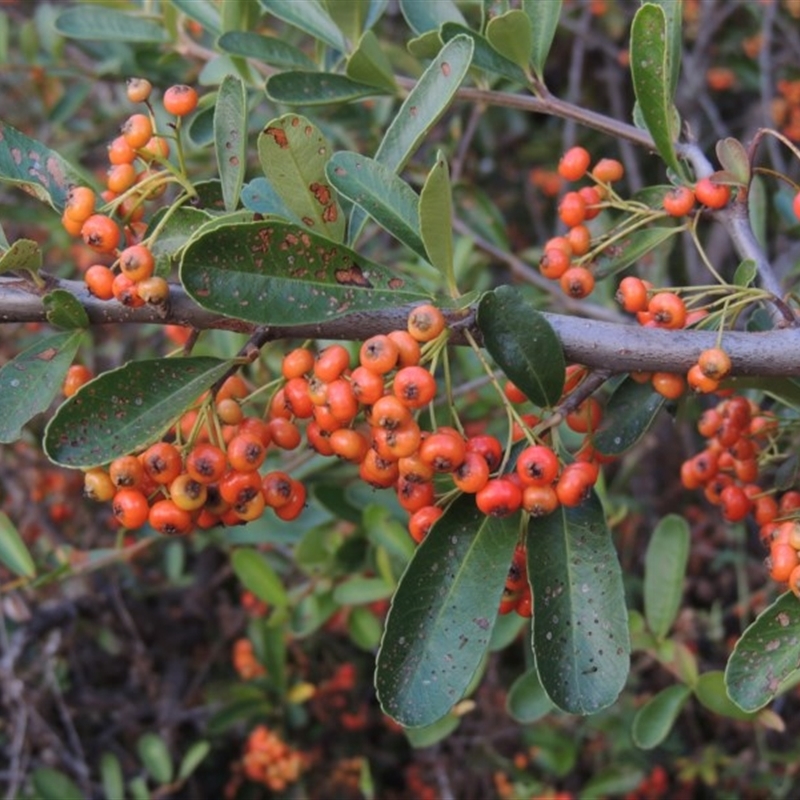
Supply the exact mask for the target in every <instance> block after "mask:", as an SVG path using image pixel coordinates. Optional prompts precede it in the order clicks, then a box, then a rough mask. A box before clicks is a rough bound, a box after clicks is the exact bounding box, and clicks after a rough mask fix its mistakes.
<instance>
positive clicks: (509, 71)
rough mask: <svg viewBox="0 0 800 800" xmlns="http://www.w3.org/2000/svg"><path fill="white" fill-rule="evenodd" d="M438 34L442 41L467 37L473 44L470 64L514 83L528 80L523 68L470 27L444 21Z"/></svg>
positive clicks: (523, 82)
mask: <svg viewBox="0 0 800 800" xmlns="http://www.w3.org/2000/svg"><path fill="white" fill-rule="evenodd" d="M440 36H441V39H442V41H444V42H449V41H452V40H453V39H454V38H455V37H456V36H466V37H469V39H470V40H471V41H472V43H473V45H474V46H475V51H474V53H473V55H472V66H474V67H478V68H479V69H483V70H486V71H487V72H492V73H494V74H495V75H502V76H503V77H504V78H508V80H510V81H514V83H522V84H525V83H527V82H528V76H527V74H526V73H525V71H524V70H522V69H520V67H519V66H517V64H515V63H514V62H513V61H510V60H509V59H508V58H506V57H505V56H504V55H502V54H501V53H499V52H498V51H497V49H496V48H495V47H493V46H492V44H491V42H489V40H488V39H487V38H486V37H485V36H481V35H480V34H479V33H478V32H477V31H474V30H472V28H468V27H466V25H459V24H457V23H455V22H446V23H445V24H444V25H442V30H441V34H440Z"/></svg>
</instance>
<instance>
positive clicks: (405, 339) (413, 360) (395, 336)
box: [386, 331, 421, 367]
mask: <svg viewBox="0 0 800 800" xmlns="http://www.w3.org/2000/svg"><path fill="white" fill-rule="evenodd" d="M386 335H387V336H388V337H389V338H390V339H391V340H392V341H393V342H394V343H395V345H397V362H398V366H400V367H413V366H415V365H416V364H418V363H419V359H420V355H421V353H420V346H419V342H418V341H417V340H416V339H415V338H414V337H413V336H412V335H411V334H410V333H409V332H408V331H390V332H389V333H387V334H386Z"/></svg>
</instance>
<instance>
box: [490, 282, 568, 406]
mask: <svg viewBox="0 0 800 800" xmlns="http://www.w3.org/2000/svg"><path fill="white" fill-rule="evenodd" d="M478 327H479V328H480V330H481V333H482V334H483V343H484V346H485V347H486V349H487V350H488V351H489V353H490V355H491V356H492V358H493V359H494V360H495V361H496V362H497V364H498V365H499V366H500V368H501V369H502V370H503V372H505V374H506V376H507V377H508V379H509V380H510V381H512V382H513V383H515V384H516V385H517V386H518V387H519V388H520V389H521V390H522V391H523V392H524V393H525V394H526V395H527V397H528V398H529V399H530V400H531V401H532V402H533V403H535V404H536V405H538V406H543V407H545V406H552V405H555V404H556V403H557V402H558V400H559V398H560V397H561V392H562V390H563V388H564V370H565V363H564V354H563V352H562V350H561V343H560V342H559V339H558V337H557V336H556V334H555V333H554V331H553V329H552V327H551V326H550V323H549V322H548V321H547V320H546V319H545V318H544V316H542V314H540V313H539V312H538V311H536V309H534V308H533V306H531V305H530V304H529V303H526V302H525V300H523V298H522V296H521V295H520V294H519V292H518V291H517V290H516V289H514V288H512V287H511V286H500V287H498V288H497V289H495V290H493V291H491V292H486V294H484V295H483V297H481V300H480V303H479V304H478Z"/></svg>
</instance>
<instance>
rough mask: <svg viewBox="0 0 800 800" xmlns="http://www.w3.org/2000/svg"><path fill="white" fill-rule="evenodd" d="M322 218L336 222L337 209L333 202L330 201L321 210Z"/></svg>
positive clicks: (337, 216) (337, 217)
mask: <svg viewBox="0 0 800 800" xmlns="http://www.w3.org/2000/svg"><path fill="white" fill-rule="evenodd" d="M322 219H323V220H324V221H325V222H330V223H333V222H336V220H337V219H339V209H338V208H336V205H335V204H334V203H331V204H330V205H329V206H328V207H327V208H326V209H325V210H324V211H323V212H322Z"/></svg>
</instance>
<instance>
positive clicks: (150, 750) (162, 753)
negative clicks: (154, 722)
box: [136, 733, 173, 783]
mask: <svg viewBox="0 0 800 800" xmlns="http://www.w3.org/2000/svg"><path fill="white" fill-rule="evenodd" d="M136 752H137V753H138V754H139V758H140V759H141V760H142V764H144V767H145V769H146V770H147V771H148V772H149V773H150V775H151V777H152V778H153V780H154V781H156V783H169V782H170V781H171V780H172V775H173V768H172V758H171V757H170V754H169V748H168V747H167V743H166V742H165V741H164V740H163V739H162V738H161V737H160V736H159V735H158V734H156V733H144V734H142V735H141V736H140V737H139V740H138V741H137V742H136Z"/></svg>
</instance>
